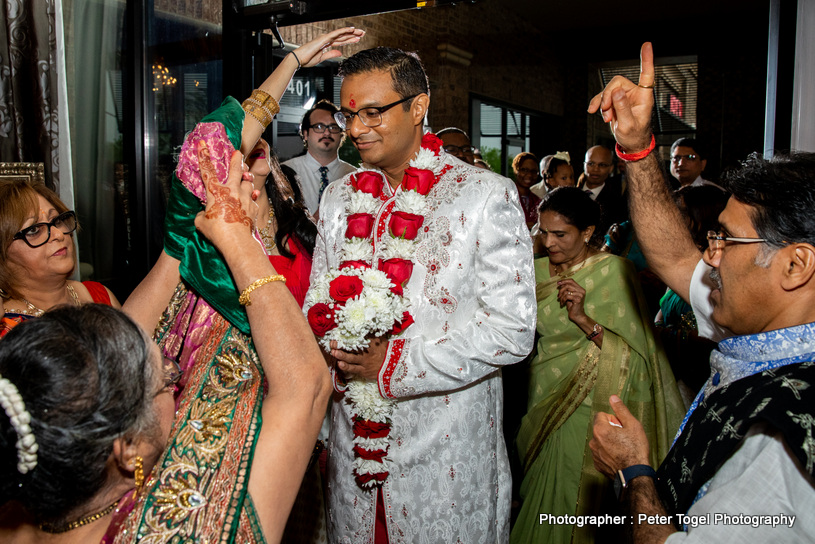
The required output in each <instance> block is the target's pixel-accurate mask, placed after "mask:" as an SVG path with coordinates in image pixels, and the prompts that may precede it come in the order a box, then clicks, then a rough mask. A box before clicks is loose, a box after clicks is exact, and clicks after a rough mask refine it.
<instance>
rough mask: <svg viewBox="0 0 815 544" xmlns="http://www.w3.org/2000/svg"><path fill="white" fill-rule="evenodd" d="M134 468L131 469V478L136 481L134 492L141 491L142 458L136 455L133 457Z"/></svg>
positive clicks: (142, 479)
mask: <svg viewBox="0 0 815 544" xmlns="http://www.w3.org/2000/svg"><path fill="white" fill-rule="evenodd" d="M133 464H134V465H135V467H136V468H135V469H134V470H133V479H134V480H135V481H136V494H137V495H138V494H139V493H141V488H142V487H143V486H144V459H142V458H141V456H140V455H137V456H136V458H135V459H133Z"/></svg>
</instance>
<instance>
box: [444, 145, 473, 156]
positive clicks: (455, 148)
mask: <svg viewBox="0 0 815 544" xmlns="http://www.w3.org/2000/svg"><path fill="white" fill-rule="evenodd" d="M444 150H445V151H447V152H448V153H450V154H451V155H458V154H462V155H470V154H472V153H473V151H475V148H474V147H473V146H471V145H452V144H451V145H446V146H444Z"/></svg>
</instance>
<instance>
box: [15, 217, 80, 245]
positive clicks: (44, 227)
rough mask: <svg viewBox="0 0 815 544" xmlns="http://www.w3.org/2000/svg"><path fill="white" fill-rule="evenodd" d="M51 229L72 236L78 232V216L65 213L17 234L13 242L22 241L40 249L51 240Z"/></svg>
mask: <svg viewBox="0 0 815 544" xmlns="http://www.w3.org/2000/svg"><path fill="white" fill-rule="evenodd" d="M51 227H54V228H57V229H59V231H60V232H61V233H63V234H71V233H72V232H73V231H75V230H76V214H75V213H74V212H72V211H70V212H63V213H61V214H59V215H58V216H56V217H55V218H53V219H52V220H51V221H48V222H46V223H35V224H33V225H31V226H30V227H26V228H24V229H23V230H21V231H20V232H18V233H17V234H15V235H14V237H13V238H12V240H22V241H23V242H25V243H26V244H28V247H40V246H41V245H43V244H45V243H46V242H47V241H48V240H50V239H51Z"/></svg>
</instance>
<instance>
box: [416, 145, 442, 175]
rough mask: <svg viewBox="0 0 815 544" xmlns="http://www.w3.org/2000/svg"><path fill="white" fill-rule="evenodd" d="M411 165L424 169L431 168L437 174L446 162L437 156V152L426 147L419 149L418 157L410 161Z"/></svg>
mask: <svg viewBox="0 0 815 544" xmlns="http://www.w3.org/2000/svg"><path fill="white" fill-rule="evenodd" d="M410 166H412V167H414V168H421V169H423V170H431V171H432V172H433V173H434V174H436V175H437V176H438V175H439V174H440V173H441V169H442V168H443V167H444V163H443V162H442V161H441V160H440V159H439V158H438V157H437V156H436V154H435V153H433V152H432V151H430V150H429V149H425V148H424V147H422V148H420V149H419V152H418V153H416V157H415V158H414V159H413V160H412V161H410Z"/></svg>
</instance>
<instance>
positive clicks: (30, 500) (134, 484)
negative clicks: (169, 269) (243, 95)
mask: <svg viewBox="0 0 815 544" xmlns="http://www.w3.org/2000/svg"><path fill="white" fill-rule="evenodd" d="M198 152H199V159H200V164H201V169H202V174H203V176H202V178H203V180H204V183H205V186H206V191H207V206H206V210H205V211H202V212H200V213H199V214H198V216H197V217H196V219H195V226H196V227H197V228H198V230H199V231H200V232H201V233H202V234H203V235H204V236H205V237H206V238H207V239H208V240H209V241H210V242H212V244H213V245H214V246H215V247H216V248H217V249H218V251H220V253H221V255H222V256H223V259H224V261H225V262H226V264H227V266H228V267H229V271H230V273H231V275H232V278H233V279H234V282H235V285H236V286H237V288H238V289H240V290H242V293H243V294H242V295H241V299H242V300H243V301H244V303H245V304H246V306H245V308H246V315H247V318H248V320H249V324H250V326H252V332H253V334H252V337H251V338H249V337H247V336H246V335H242V334H240V333H239V331H233V332H231V333H229V334H227V335H225V337H224V340H223V342H220V343H218V345H214V344H213V343H210V344H213V345H206V346H203V347H202V350H204V351H206V352H207V353H209V360H208V362H207V364H206V365H202V366H201V367H200V368H196V369H195V371H193V372H192V373H191V376H190V377H189V380H188V381H187V384H186V389H185V391H184V394H183V395H182V396H181V398H180V399H179V401H178V405H177V406H176V404H175V402H174V399H173V394H172V392H173V391H174V388H175V387H174V386H175V383H176V381H177V380H178V378H179V377H180V375H181V374H180V372H179V368H178V366H177V365H176V364H175V363H174V362H173V361H171V360H168V359H166V358H164V357H162V356H161V355H160V352H159V350H158V349H157V347H156V345H155V344H153V343H152V342H151V340H150V339H149V338H148V337H147V336H146V335H145V333H144V332H143V331H142V330H141V329H140V328H139V326H138V325H136V323H134V322H133V321H132V320H131V319H130V318H128V317H127V316H125V315H124V314H122V313H120V312H119V311H117V310H114V309H111V308H107V307H103V306H99V305H86V306H82V307H72V306H65V307H61V308H57V309H55V310H52V311H51V312H47V313H46V314H45V315H44V316H43V317H41V318H39V319H35V320H29V321H26V322H24V323H22V324H20V325H18V326H17V327H15V328H14V329H13V330H12V331H11V332H10V333H9V334H8V335H7V336H6V337H5V338H4V339H3V341H2V342H0V406H2V412H1V413H0V541H2V542H4V543H14V544H16V543H29V542H43V541H45V540H47V541H48V542H57V543H62V542H65V543H68V542H102V543H112V542H117V543H129V542H135V541H138V540H140V539H143V537H145V535H146V534H148V533H149V534H150V537H151V538H146V539H145V540H151V539H152V540H154V541H161V542H166V541H169V540H170V539H172V538H183V539H189V540H190V541H192V540H194V541H215V540H218V541H219V542H235V541H239V542H264V541H269V542H277V541H279V540H280V538H281V535H282V532H283V528H284V526H285V522H286V519H287V517H288V513H289V510H290V509H291V505H292V503H293V502H294V498H295V495H296V493H297V490H298V489H299V485H300V480H301V479H302V476H303V473H304V471H305V469H306V463H307V461H308V459H309V454H310V452H311V449H312V448H313V447H314V441H315V439H316V436H317V431H318V430H319V427H320V423H321V422H322V419H323V415H324V412H325V405H326V403H327V401H328V394H329V392H330V384H329V378H328V371H327V370H326V367H325V362H324V360H323V357H322V354H321V353H320V350H319V348H318V346H317V344H316V342H315V341H314V336H313V334H312V332H311V329H310V327H309V326H308V324H307V323H306V320H305V318H304V316H303V314H302V312H301V311H300V307H299V306H298V304H297V303H296V301H295V300H294V298H293V297H292V296H291V294H290V293H289V290H288V289H287V288H286V286H285V283H284V282H282V281H272V280H269V278H276V277H277V272H276V271H275V269H274V267H273V266H272V264H271V263H270V262H269V259H268V257H267V255H266V253H265V252H264V251H263V248H262V247H261V245H260V244H259V243H258V241H257V240H256V239H255V238H254V237H253V231H254V220H255V217H256V214H257V209H258V208H257V204H256V203H255V202H254V200H253V198H257V192H256V190H255V189H254V187H253V185H252V184H251V183H249V182H247V180H248V179H251V176H248V175H246V176H245V175H244V172H243V169H242V168H245V166H244V165H243V163H242V161H241V158H240V154H239V153H238V152H235V153H234V154H233V155H232V159H231V163H230V169H229V176H228V179H227V180H226V184H225V185H223V184H222V182H221V180H220V179H219V178H218V176H217V175H215V170H214V168H213V166H212V163H211V161H210V159H209V149H208V148H207V147H206V146H205V145H203V144H202V145H200V146H199V148H198ZM216 193H217V196H215V194H216ZM212 319H213V327H216V328H221V329H224V328H228V324H227V323H226V322H225V320H224V319H223V318H221V317H219V316H217V315H213V316H212ZM247 343H251V345H252V346H253V348H254V349H253V350H246V349H243V350H242V349H241V348H242V346H244V345H245V344H247ZM267 381H268V383H272V384H275V387H274V389H273V390H272V391H270V392H269V394H268V395H266V396H265V397H264V396H263V394H262V393H263V390H264V384H265V383H266V382H267ZM247 409H249V410H253V411H255V412H256V413H254V414H253V417H252V418H249V417H241V416H242V414H243V412H241V410H244V411H245V410H247ZM176 414H177V415H176ZM174 416H175V421H174ZM232 416H235V417H232ZM260 417H262V419H263V425H262V426H261V425H259V419H260ZM249 421H253V422H255V421H257V422H258V424H257V425H254V424H253V425H249V424H248V423H247V422H249ZM171 430H172V432H171ZM246 437H248V438H246ZM244 443H251V444H252V448H250V451H248V452H247V450H246V449H241V448H242V445H243V444H244ZM233 444H238V446H240V447H236V446H234V445H233ZM236 452H237V453H236ZM233 454H235V455H233ZM280 467H286V468H285V470H279V469H280ZM250 469H251V471H250ZM151 472H152V474H151Z"/></svg>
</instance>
